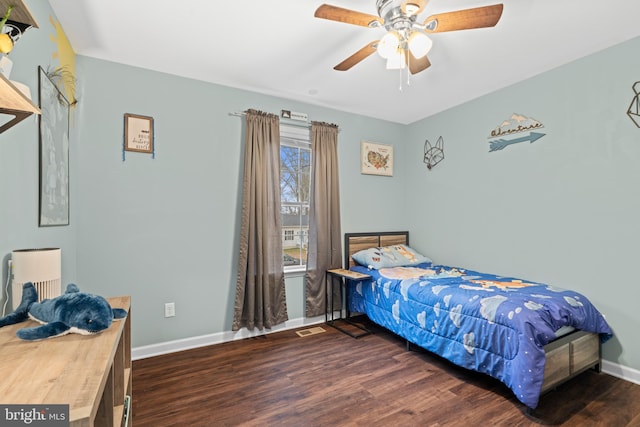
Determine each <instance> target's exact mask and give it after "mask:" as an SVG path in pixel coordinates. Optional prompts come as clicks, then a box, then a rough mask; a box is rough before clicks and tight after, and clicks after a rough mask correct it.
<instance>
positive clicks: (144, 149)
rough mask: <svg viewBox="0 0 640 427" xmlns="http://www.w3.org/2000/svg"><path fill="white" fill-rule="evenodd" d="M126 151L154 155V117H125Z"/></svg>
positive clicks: (126, 115) (133, 115) (128, 115)
mask: <svg viewBox="0 0 640 427" xmlns="http://www.w3.org/2000/svg"><path fill="white" fill-rule="evenodd" d="M124 149H125V151H137V152H138V153H149V154H153V117H149V116H139V115H137V114H128V113H127V114H125V115H124Z"/></svg>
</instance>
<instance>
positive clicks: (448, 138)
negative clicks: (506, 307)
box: [402, 39, 640, 369]
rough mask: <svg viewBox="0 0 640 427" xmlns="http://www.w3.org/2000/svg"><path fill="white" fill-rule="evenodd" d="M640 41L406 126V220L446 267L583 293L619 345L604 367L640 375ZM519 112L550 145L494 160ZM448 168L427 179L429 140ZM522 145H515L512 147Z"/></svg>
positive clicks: (609, 351) (522, 148) (612, 346)
mask: <svg viewBox="0 0 640 427" xmlns="http://www.w3.org/2000/svg"><path fill="white" fill-rule="evenodd" d="M638 51H640V39H635V40H632V41H630V42H627V43H624V44H621V45H618V46H616V47H614V48H611V49H608V50H606V51H603V52H600V53H598V54H595V55H593V56H590V57H587V58H584V59H582V60H579V61H576V62H574V63H571V64H569V65H566V66H563V67H561V68H558V69H556V70H553V71H550V72H548V73H545V74H543V75H540V76H538V77H536V78H533V79H530V80H527V81H525V82H522V83H520V84H517V85H515V86H512V87H509V88H507V89H504V90H501V91H498V92H495V93H492V94H490V95H488V96H484V97H482V98H480V99H477V100H475V101H473V102H469V103H467V104H465V105H462V106H459V107H457V108H454V109H451V110H448V111H445V112H443V113H441V114H438V115H436V116H433V117H431V118H429V119H426V120H423V121H421V122H419V123H415V124H413V125H411V126H409V127H408V132H409V136H408V138H407V149H406V150H405V151H404V154H405V157H403V159H402V164H403V165H404V166H405V168H406V170H405V172H406V175H407V179H406V180H405V181H404V185H405V186H406V190H407V195H408V196H407V204H406V205H405V207H406V208H405V218H406V221H407V222H408V224H407V226H408V228H409V229H410V230H411V232H412V242H413V243H414V244H415V245H416V246H417V247H418V248H419V249H421V250H423V251H424V252H425V253H426V254H428V255H430V256H431V257H433V258H434V259H435V260H436V261H437V262H444V263H448V264H453V265H460V266H465V267H468V268H477V269H481V270H484V271H491V272H496V273H500V274H507V275H516V276H517V277H523V278H527V279H531V280H539V281H543V282H547V283H552V284H554V285H557V286H560V287H565V288H572V289H575V290H577V291H581V292H582V293H584V294H585V295H587V296H588V297H589V299H591V300H592V301H593V302H594V303H595V305H596V306H597V307H598V308H599V309H600V310H601V311H602V312H603V313H604V314H605V315H606V317H607V319H608V320H609V322H610V323H611V326H612V327H613V329H614V331H615V333H616V337H615V338H614V339H613V340H612V341H610V342H609V343H607V344H606V345H605V346H604V348H603V353H604V358H605V359H607V360H610V361H613V362H615V363H619V364H621V365H625V366H628V367H632V368H635V369H640V342H639V341H638V340H637V338H636V337H637V333H638V332H637V331H638V326H640V316H639V315H638V301H639V300H640V291H639V288H640V287H639V286H638V279H637V278H636V274H635V270H634V265H635V262H636V256H638V242H640V197H639V196H638V188H639V185H640V129H639V128H637V127H636V126H635V124H634V123H633V122H632V121H631V120H630V119H629V118H628V117H627V115H626V111H627V108H628V107H629V105H630V104H631V101H632V98H633V95H634V93H633V91H632V85H633V83H634V82H636V81H639V80H640V57H639V56H638V54H637V52H638ZM512 113H520V114H524V115H529V116H531V117H533V118H535V119H537V120H539V121H541V122H542V123H543V124H544V128H543V129H541V130H540V132H542V133H545V134H546V136H544V137H543V138H541V139H539V140H538V141H536V142H534V143H532V144H530V143H528V142H524V143H520V144H516V145H512V146H509V147H507V148H505V149H504V150H502V151H496V152H491V153H490V152H489V151H488V150H489V144H488V139H487V138H488V136H489V134H490V131H491V130H492V129H493V128H495V127H497V126H498V125H499V124H500V123H501V121H502V120H503V119H507V118H509V116H511V114H512ZM440 135H442V136H443V137H444V141H445V146H444V148H445V150H444V151H445V159H444V161H443V162H442V163H440V164H439V165H438V166H436V167H435V168H434V169H433V170H431V171H428V170H427V168H426V167H425V165H424V164H423V163H422V153H423V144H424V140H425V138H428V139H429V140H430V141H431V142H435V141H436V139H437V138H438V136H440ZM513 137H515V136H512V137H508V138H507V139H511V138H513Z"/></svg>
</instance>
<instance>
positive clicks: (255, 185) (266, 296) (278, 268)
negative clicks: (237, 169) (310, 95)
mask: <svg viewBox="0 0 640 427" xmlns="http://www.w3.org/2000/svg"><path fill="white" fill-rule="evenodd" d="M245 118H246V137H245V158H244V185H243V193H242V225H241V230H240V257H239V261H238V280H237V283H236V299H235V306H234V316H233V325H232V330H234V331H237V330H238V329H240V328H242V327H246V328H248V329H254V328H256V327H257V328H258V329H260V330H262V329H263V328H269V329H270V328H271V327H273V326H274V325H277V324H279V323H283V322H285V321H286V320H288V315H287V303H286V298H285V284H284V273H283V264H282V239H281V235H280V233H281V227H280V225H281V213H280V124H279V119H278V116H276V115H273V114H267V113H263V112H260V111H255V110H248V111H247V112H246V116H245Z"/></svg>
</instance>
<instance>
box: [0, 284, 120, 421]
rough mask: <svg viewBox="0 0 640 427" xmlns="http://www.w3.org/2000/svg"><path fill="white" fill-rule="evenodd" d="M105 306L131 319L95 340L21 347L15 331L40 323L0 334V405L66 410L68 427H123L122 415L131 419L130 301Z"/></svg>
mask: <svg viewBox="0 0 640 427" xmlns="http://www.w3.org/2000/svg"><path fill="white" fill-rule="evenodd" d="M107 300H108V301H109V303H110V304H111V306H112V307H114V308H116V307H117V308H124V309H125V310H127V311H128V312H129V314H128V315H127V317H126V318H124V319H120V320H114V322H113V323H112V324H111V327H110V328H109V329H107V330H106V331H103V332H102V333H100V334H97V335H78V334H68V335H64V336H61V337H55V338H48V339H45V340H41V341H23V340H21V339H19V338H18V337H16V331H17V330H18V329H22V328H25V327H33V326H37V325H38V323H36V322H34V321H32V320H28V321H25V322H22V323H18V324H16V325H10V326H5V327H4V328H0V403H2V404H33V405H43V404H47V405H48V404H68V405H69V418H70V425H71V426H109V427H111V426H120V425H123V424H124V414H125V411H126V412H128V416H129V418H130V417H131V408H128V410H126V409H125V404H124V403H125V399H126V396H129V397H130V396H131V391H132V390H131V377H132V372H131V298H130V297H128V296H123V297H114V298H107ZM128 401H129V402H130V401H131V399H130V398H129V399H128ZM128 421H129V422H128V425H129V426H131V420H130V419H129V420H128Z"/></svg>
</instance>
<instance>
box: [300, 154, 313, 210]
mask: <svg viewBox="0 0 640 427" xmlns="http://www.w3.org/2000/svg"><path fill="white" fill-rule="evenodd" d="M300 182H301V184H302V185H301V191H300V201H301V202H303V203H307V204H308V203H309V191H310V190H311V150H304V149H301V150H300Z"/></svg>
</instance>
